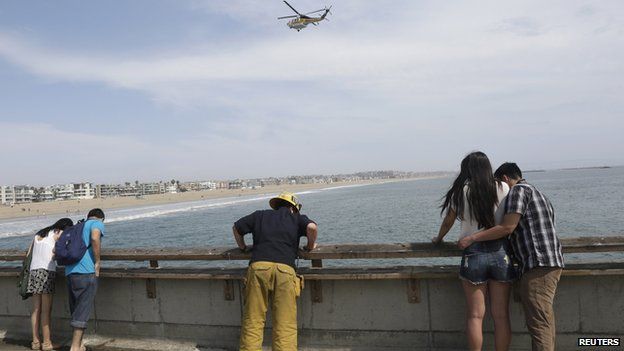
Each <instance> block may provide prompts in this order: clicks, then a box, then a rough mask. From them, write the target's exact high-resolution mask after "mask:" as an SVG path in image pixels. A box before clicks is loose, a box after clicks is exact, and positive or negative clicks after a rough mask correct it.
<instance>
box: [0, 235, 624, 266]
mask: <svg viewBox="0 0 624 351" xmlns="http://www.w3.org/2000/svg"><path fill="white" fill-rule="evenodd" d="M561 243H562V245H563V251H564V253H592V252H624V236H609V237H579V238H567V239H561ZM25 254H26V252H24V251H23V250H0V261H21V260H23V259H24V256H25ZM299 256H300V258H302V259H306V260H312V261H315V260H323V259H338V260H344V259H384V258H419V257H420V258H424V257H451V256H461V250H460V249H459V248H458V247H457V246H456V245H455V243H449V242H445V243H442V244H440V245H433V244H431V243H403V244H401V243H399V244H329V245H319V247H318V248H317V249H315V250H314V251H312V252H307V251H304V250H300V251H299ZM250 257H251V254H250V253H244V252H242V251H241V250H239V249H233V248H231V247H203V248H202V247H197V248H157V249H155V248H145V249H143V248H134V249H103V250H102V260H105V261H228V260H248V259H249V258H250Z"/></svg>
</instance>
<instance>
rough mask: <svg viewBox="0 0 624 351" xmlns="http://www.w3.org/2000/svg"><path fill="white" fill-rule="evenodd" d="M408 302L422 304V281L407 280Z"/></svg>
mask: <svg viewBox="0 0 624 351" xmlns="http://www.w3.org/2000/svg"><path fill="white" fill-rule="evenodd" d="M407 301H408V302H409V303H420V280H418V279H408V280H407Z"/></svg>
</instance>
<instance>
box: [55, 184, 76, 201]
mask: <svg viewBox="0 0 624 351" xmlns="http://www.w3.org/2000/svg"><path fill="white" fill-rule="evenodd" d="M73 198H74V184H63V185H58V186H57V188H56V199H57V200H71V199H73Z"/></svg>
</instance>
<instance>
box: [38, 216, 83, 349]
mask: <svg viewBox="0 0 624 351" xmlns="http://www.w3.org/2000/svg"><path fill="white" fill-rule="evenodd" d="M72 225H74V223H73V222H72V220H71V219H69V218H62V219H59V220H58V221H57V222H56V223H54V224H53V225H51V226H49V227H46V228H43V229H41V230H40V231H38V232H37V234H35V238H34V239H33V242H32V245H31V246H30V252H32V261H31V262H30V277H29V279H28V287H27V289H26V292H27V293H29V294H32V296H33V309H32V314H31V316H30V321H31V325H32V344H31V346H32V349H33V350H44V351H48V350H53V349H55V348H57V346H56V345H53V344H52V340H51V338H50V318H51V315H52V296H53V295H54V289H55V284H54V281H55V278H56V262H55V261H54V244H55V243H56V241H57V240H58V238H59V237H60V236H61V233H62V232H63V230H65V229H66V228H68V227H71V226H72ZM39 326H41V332H42V336H43V343H42V342H41V339H40V338H39Z"/></svg>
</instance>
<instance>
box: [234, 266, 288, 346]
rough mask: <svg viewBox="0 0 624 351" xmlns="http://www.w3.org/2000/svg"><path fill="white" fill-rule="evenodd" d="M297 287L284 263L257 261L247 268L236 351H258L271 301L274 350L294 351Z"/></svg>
mask: <svg viewBox="0 0 624 351" xmlns="http://www.w3.org/2000/svg"><path fill="white" fill-rule="evenodd" d="M297 284H299V279H298V278H297V276H296V275H295V270H294V269H293V268H292V267H291V266H289V265H286V264H281V263H274V262H265V261H259V262H254V263H252V264H251V265H250V266H249V268H248V269H247V277H246V285H245V306H244V308H243V321H242V326H241V336H240V350H241V351H259V350H262V336H263V331H264V323H265V320H266V312H267V311H268V308H269V298H271V316H272V322H273V335H272V339H273V340H272V344H273V350H274V351H295V350H297V292H296V290H297V288H298V286H297Z"/></svg>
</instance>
